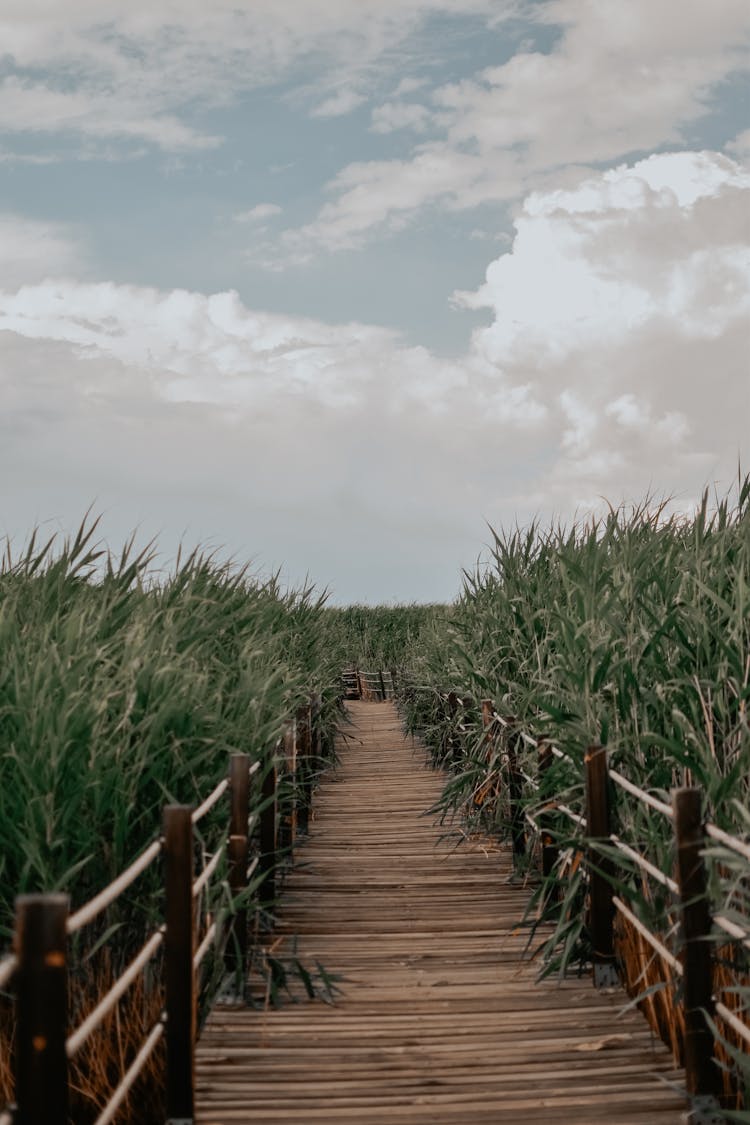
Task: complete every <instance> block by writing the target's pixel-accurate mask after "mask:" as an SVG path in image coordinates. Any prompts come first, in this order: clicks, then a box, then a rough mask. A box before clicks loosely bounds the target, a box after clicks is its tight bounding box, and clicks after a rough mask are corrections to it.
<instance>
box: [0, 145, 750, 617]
mask: <svg viewBox="0 0 750 1125" xmlns="http://www.w3.org/2000/svg"><path fill="white" fill-rule="evenodd" d="M749 201H750V179H749V178H748V173H747V171H745V170H744V169H743V168H742V167H741V166H740V165H738V164H736V163H734V162H732V161H730V160H728V159H727V158H726V157H723V156H721V155H719V154H716V153H690V152H685V153H671V154H664V155H661V156H653V157H651V158H649V159H648V160H643V161H638V162H636V163H634V164H631V165H622V166H619V167H617V168H614V169H610V170H609V171H607V172H604V173H598V174H596V175H592V174H589V175H587V176H585V177H584V178H583V179H582V180H581V181H580V182H579V183H578V185H576V186H573V185H568V186H566V188H565V189H564V190H563V189H560V190H550V191H547V192H541V191H537V192H534V193H532V194H530V195H529V196H528V197H527V199H526V200H525V203H524V206H523V208H522V209H521V211H520V213H519V215H518V218H517V222H516V233H515V239H514V242H513V245H512V247H511V248H510V250H509V251H508V252H507V253H504V254H502V255H500V256H499V257H497V258H496V260H495V261H494V262H492V263H491V264H490V266H489V267H488V270H487V276H486V280H485V283H484V284H483V285H482V286H481V287H480V288H479V289H478V290H477V291H476V292H474V293H471V294H467V293H464V294H461V295H459V296H458V297H457V300H459V301H461V302H462V303H464V304H467V305H469V306H471V307H472V308H476V309H480V310H485V311H486V312H487V313H488V318H489V320H490V323H488V324H487V325H486V326H484V327H482V328H479V329H477V330H475V332H474V334H473V336H472V339H471V343H470V345H469V346H468V348H467V349H466V351H465V353H464V354H463V355H461V356H459V357H456V358H453V359H446V358H443V357H440V356H437V355H435V354H433V353H432V352H430V351H429V350H428V349H427V348H424V347H406V346H404V344H403V342H402V340H401V339H400V338H399V337H398V335H397V334H395V333H393V332H391V331H388V330H386V329H383V328H378V327H374V326H372V325H367V324H357V323H348V324H325V323H322V322H320V321H317V320H313V319H309V318H307V319H306V318H301V317H290V316H283V315H278V314H269V313H265V312H262V311H258V310H254V309H251V308H248V307H247V306H246V305H245V304H244V303H243V301H242V300H241V299H240V297H239V296H238V295H237V294H236V293H234V292H225V293H215V294H211V295H207V294H203V293H196V292H188V291H183V290H172V291H162V290H157V289H147V288H142V287H137V286H126V285H115V284H113V283H104V282H98V283H94V282H88V283H83V282H76V281H73V280H70V279H57V280H54V279H51V280H44V279H43V277H40V276H37V277H34V276H33V272H34V271H33V270H32V271H31V277H30V279H29V284H26V285H21V286H16V287H13V286H12V285H10V283H9V282H8V281H7V280H6V281H5V282H4V287H5V291H4V292H2V293H0V357H2V362H0V395H2V401H3V407H4V409H3V412H2V418H1V419H0V430H1V431H2V432H1V433H0V457H2V471H3V474H4V478H5V479H10V477H11V476H13V477H14V481H17V482H18V483H17V486H16V485H15V484H14V488H13V489H12V490H10V491H11V492H12V497H11V500H10V502H9V504H8V505H6V507H5V509H4V511H3V515H2V518H3V520H4V521H5V524H6V526H11V525H12V526H24V527H25V526H27V525H28V520H29V518H30V517H31V514H32V513H36V514H38V515H39V516H40V517H41V518H46V517H47V516H50V515H55V516H59V517H60V518H61V519H64V520H65V522H67V523H68V524H70V523H72V522H74V521H75V519H76V518H77V517H78V516H80V513H81V512H82V511H83V510H84V509H85V508H86V507H87V506H88V504H89V503H90V501H91V500H92V498H94V496H98V497H99V499H100V501H101V504H102V506H103V507H104V508H106V507H107V505H111V506H112V508H113V510H116V511H117V512H118V513H120V515H119V517H118V518H119V519H120V521H121V523H122V524H123V525H128V524H134V523H135V522H137V521H139V520H141V521H143V522H144V525H145V526H146V527H148V529H149V530H159V528H160V527H165V526H166V527H167V529H168V531H169V534H170V535H171V536H172V537H173V538H174V536H176V535H178V532H179V531H181V530H182V529H183V528H184V527H185V526H189V527H190V528H196V529H199V533H200V535H201V536H202V537H205V536H212V537H213V538H215V539H218V540H219V541H223V542H226V543H227V544H228V545H229V546H230V547H231V548H232V549H235V550H237V551H238V553H239V554H241V555H242V556H243V557H247V556H248V555H251V554H257V555H259V556H260V557H262V558H263V559H264V560H265V561H266V562H268V563H269V565H270V564H271V563H272V562H282V561H283V560H284V559H291V560H295V559H296V560H300V565H304V567H305V568H306V569H309V570H310V572H311V573H312V574H313V575H314V577H316V578H318V579H319V580H320V581H322V582H327V581H331V582H332V583H333V584H334V585H335V587H336V588H337V590H338V592H339V594H340V596H341V597H357V596H362V593H363V591H365V590H367V592H368V593H369V594H370V595H371V596H373V597H382V598H388V597H391V596H394V595H398V596H400V597H402V598H403V597H415V598H424V597H428V596H433V597H438V596H439V597H448V596H450V595H451V593H452V592H453V591H454V590H455V589H456V585H457V581H458V578H457V575H458V568H459V566H461V565H467V564H470V563H471V561H472V559H473V558H474V557H475V554H476V552H477V549H478V545H479V544H480V543H481V541H482V539H483V537H485V535H486V529H485V527H484V524H483V521H484V520H485V519H486V520H488V521H489V522H491V523H493V524H496V525H499V524H501V523H506V524H508V523H512V522H513V521H515V520H520V521H521V522H523V521H525V520H527V519H529V518H530V517H532V516H533V515H534V514H535V512H537V511H538V512H539V513H540V514H541V515H542V516H543V517H544V516H551V515H552V513H553V512H557V513H559V514H560V515H562V516H563V517H569V516H571V515H572V514H573V511H574V510H575V509H576V508H578V509H579V510H588V509H590V508H596V507H598V506H600V505H601V503H602V500H601V498H602V496H606V497H608V498H609V499H610V500H612V501H613V502H615V503H616V502H618V501H619V500H621V499H626V498H636V499H638V498H640V497H641V496H642V495H643V493H644V492H645V491H646V490H648V489H649V487H652V488H656V489H658V490H659V491H662V490H665V491H668V492H674V493H676V495H677V497H678V501H679V502H680V503H687V502H688V501H689V499H690V498H691V497H694V496H695V495H697V494H698V492H699V490H700V489H701V487H702V486H703V485H704V483H706V482H707V481H711V480H712V479H714V478H718V479H720V480H722V481H723V482H724V483H726V482H728V481H729V480H730V479H731V478H732V475H733V473H734V470H735V468H736V462H737V457H738V454H741V455H742V456H743V458H744V460H745V462H747V458H748V453H749V452H750V450H748V441H747V432H746V431H747V426H746V417H747V407H748V405H750V402H749V401H748V394H749V392H748V386H749V383H748V355H750V328H749V325H750V256H749V252H748V240H747V214H748V209H749ZM1 230H2V228H1V227H0V231H1ZM57 233H58V235H60V232H57ZM60 261H61V263H62V265H64V264H65V262H66V258H65V251H64V244H63V249H62V250H61V258H60ZM42 451H43V452H42ZM92 466H93V467H94V468H93V469H92ZM14 513H15V514H14ZM165 513H166V515H165ZM14 520H15V524H13V521H14ZM155 525H156V526H155ZM238 528H241V529H247V530H241V531H238ZM127 529H128V528H127V526H123V527H122V530H123V533H124V532H125V531H126V530H127ZM297 576H298V577H302V575H297ZM405 576H406V577H405Z"/></svg>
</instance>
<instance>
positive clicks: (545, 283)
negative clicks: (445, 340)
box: [456, 152, 750, 511]
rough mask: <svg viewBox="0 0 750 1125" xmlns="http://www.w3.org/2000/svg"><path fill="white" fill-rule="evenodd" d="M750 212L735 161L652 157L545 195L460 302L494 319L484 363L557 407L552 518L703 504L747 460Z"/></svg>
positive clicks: (544, 483) (545, 487) (544, 488)
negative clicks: (677, 495)
mask: <svg viewBox="0 0 750 1125" xmlns="http://www.w3.org/2000/svg"><path fill="white" fill-rule="evenodd" d="M749 213H750V174H748V173H747V172H745V171H744V170H743V169H742V168H741V167H740V166H739V165H737V164H735V163H733V162H732V161H730V160H728V159H727V158H726V157H723V156H721V155H720V154H716V153H689V152H686V153H672V154H664V155H661V156H652V157H650V158H649V159H647V160H644V161H640V162H637V163H636V164H635V165H633V166H625V165H623V166H620V167H618V168H615V169H611V170H609V171H608V172H605V173H602V174H599V175H597V176H590V177H588V178H587V179H585V180H583V181H582V182H581V183H580V184H579V185H578V187H577V188H573V189H566V190H564V191H563V190H560V191H549V192H546V193H543V192H535V193H533V194H532V195H530V196H529V197H528V198H527V199H526V201H525V203H524V207H523V209H522V211H521V213H520V215H519V217H518V219H517V220H516V224H515V226H516V237H515V240H514V243H513V247H512V249H511V250H510V251H509V252H508V253H506V254H503V255H502V256H501V257H499V258H498V259H497V260H496V261H494V262H493V263H492V264H491V265H490V266H489V267H488V269H487V277H486V281H485V283H484V285H483V286H481V288H480V289H479V290H478V291H477V292H476V293H471V294H457V295H456V297H457V300H458V301H459V302H460V303H462V304H464V305H466V306H467V307H471V308H475V309H481V308H485V309H489V310H490V311H491V313H492V314H493V323H492V324H491V325H489V326H488V327H486V328H480V329H477V330H476V332H475V334H474V340H473V353H474V354H475V356H477V357H481V358H483V359H484V360H485V361H486V362H487V363H488V364H490V365H494V366H495V367H496V368H498V369H501V370H503V372H504V373H505V376H506V378H507V379H508V381H509V382H511V383H515V382H517V380H518V379H519V378H520V377H521V376H523V377H525V378H526V379H527V380H529V382H530V384H531V386H532V387H533V391H534V394H535V396H536V398H537V399H538V400H539V401H540V402H542V403H543V404H545V405H546V406H547V407H548V415H547V418H548V422H547V425H548V430H547V432H548V434H549V436H550V439H551V446H550V448H551V449H552V450H554V454H555V456H554V463H553V467H552V469H551V471H550V472H549V473H548V475H546V477H544V478H542V479H540V480H537V482H536V488H535V495H537V496H543V497H544V503H545V507H546V508H547V509H549V508H551V507H558V508H560V509H561V510H563V511H569V509H570V498H571V496H575V497H576V498H577V499H578V500H580V499H581V498H582V497H584V498H585V497H588V499H587V500H586V503H587V504H588V503H589V502H591V503H593V499H592V498H595V497H597V496H604V495H606V496H609V497H610V498H613V499H614V500H615V501H616V500H618V499H619V498H621V497H622V496H623V495H629V496H631V497H636V498H637V497H638V495H639V494H640V493H641V492H645V491H646V490H647V489H648V488H649V487H651V486H654V485H656V486H657V487H659V488H664V489H665V490H667V491H669V490H673V489H675V490H678V491H680V490H682V489H684V488H685V487H688V488H689V489H690V490H691V494H695V493H696V492H697V491H699V490H700V488H701V486H702V484H703V483H704V479H706V478H708V477H709V476H710V475H712V474H714V473H716V472H719V473H720V474H723V478H724V480H727V479H731V474H732V467H733V465H735V466H736V460H737V456H738V454H741V453H744V457H745V459H746V460H747V457H748V453H750V449H749V448H748V442H747V437H746V434H745V432H744V429H743V424H742V423H741V422H740V421H739V417H740V416H744V412H745V411H746V410H747V408H748V407H750V380H749V379H748V375H749V374H750V371H749V370H748V357H749V356H750V245H748V237H747V235H748V227H747V215H748V214H749ZM738 410H739V411H740V415H738V413H737V411H738ZM558 434H559V435H560V436H559V437H557V436H556V435H558ZM582 490H583V491H582Z"/></svg>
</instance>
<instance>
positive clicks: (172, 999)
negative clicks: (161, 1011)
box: [164, 805, 196, 1122]
mask: <svg viewBox="0 0 750 1125" xmlns="http://www.w3.org/2000/svg"><path fill="white" fill-rule="evenodd" d="M164 877H165V920H166V934H165V935H164V976H165V981H164V991H165V1000H166V1010H167V1027H166V1040H167V1081H166V1101H167V1120H168V1122H170V1121H174V1122H177V1121H188V1122H190V1121H192V1119H193V1115H194V1102H195V1061H194V1053H193V1049H194V1045H195V1034H196V1011H195V973H194V970H193V955H194V952H195V949H194V946H195V940H194V923H193V822H192V809H190V808H188V807H187V806H186V805H167V806H166V808H165V809H164Z"/></svg>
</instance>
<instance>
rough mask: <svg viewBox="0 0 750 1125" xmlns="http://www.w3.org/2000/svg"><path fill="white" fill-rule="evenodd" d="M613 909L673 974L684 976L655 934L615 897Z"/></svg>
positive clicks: (676, 962) (680, 967) (675, 960)
mask: <svg viewBox="0 0 750 1125" xmlns="http://www.w3.org/2000/svg"><path fill="white" fill-rule="evenodd" d="M612 902H613V904H614V906H615V908H616V909H617V910H618V911H619V913H620V914H622V916H623V917H624V918H627V920H628V922H630V924H631V926H633V928H634V929H636V930H637V931H638V933H639V934H640V935H641V937H642V938H644V939H645V940H646V941H647V942H648V944H649V945H650V946H651V948H652V949H653V950H654V951H655V952H656V953H658V954H659V956H660V957H661V959H662V961H664V962H665V963H666V964H667V965H669V967H670V968H671V969H673V970H674V972H675V973H676V974H677V975H678V976H679V977H681V976H682V975H683V974H684V969H683V967H682V965H681V964H680V962H679V961H678V960H677V958H676V957H675V956H674V954H673V953H670V951H669V950H668V949H667V947H666V945H664V944H663V943H662V942H660V941H659V939H658V938H657V937H656V935H655V934H652V932H651V930H649V928H648V926H645V925H644V924H643V922H641V920H640V918H638V917H637V916H636V915H635V914H634V913H633V911H632V910H631V909H630V908H629V907H627V906H626V905H625V903H624V902H623V901H622V899H621V898H619V897H618V896H617V895H615V896H614V897H613V899H612Z"/></svg>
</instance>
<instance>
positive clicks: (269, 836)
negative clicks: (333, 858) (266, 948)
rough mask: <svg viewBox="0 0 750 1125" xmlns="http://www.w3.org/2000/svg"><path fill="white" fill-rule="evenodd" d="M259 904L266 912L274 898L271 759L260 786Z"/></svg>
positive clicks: (273, 773)
mask: <svg viewBox="0 0 750 1125" xmlns="http://www.w3.org/2000/svg"><path fill="white" fill-rule="evenodd" d="M261 802H262V805H263V807H262V809H261V813H260V859H259V863H258V869H259V871H260V874H261V876H262V882H261V884H260V892H259V897H260V904H261V906H262V907H263V909H264V910H268V909H269V908H270V906H271V905H272V903H273V901H274V899H275V898H276V762H275V761H274V760H273V757H271V760H270V761H269V762H268V765H267V767H266V772H265V774H264V775H263V781H262V784H261Z"/></svg>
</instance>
